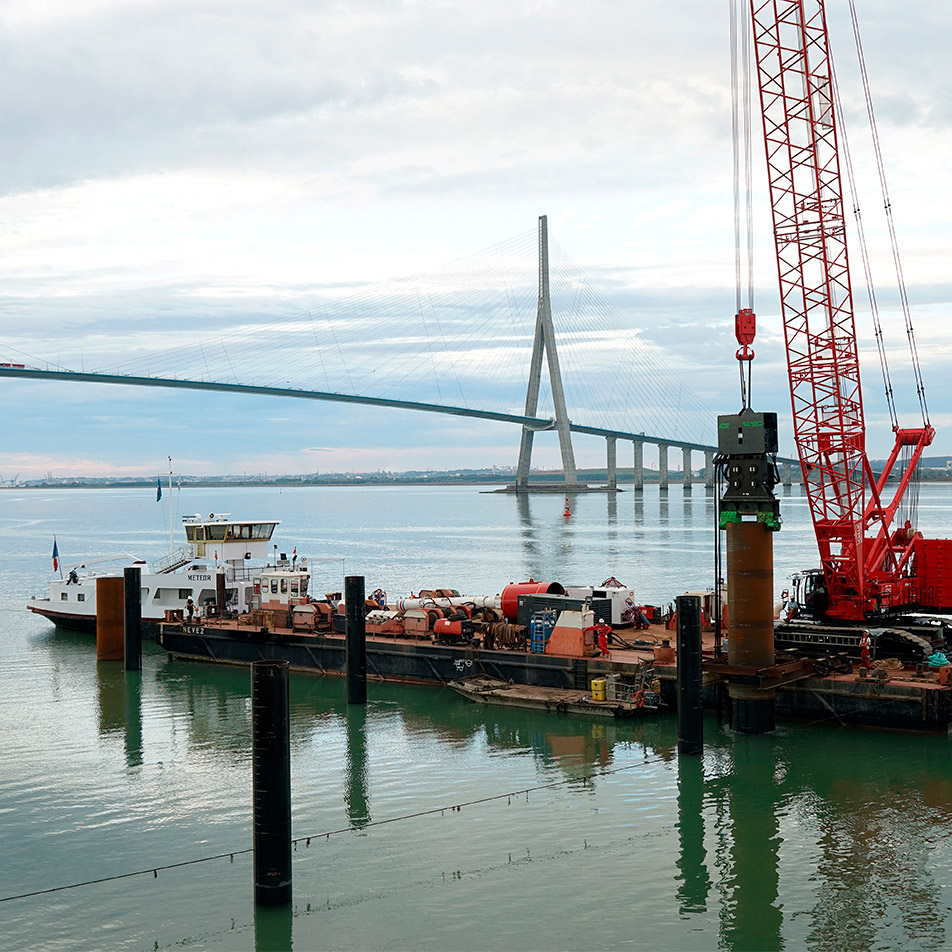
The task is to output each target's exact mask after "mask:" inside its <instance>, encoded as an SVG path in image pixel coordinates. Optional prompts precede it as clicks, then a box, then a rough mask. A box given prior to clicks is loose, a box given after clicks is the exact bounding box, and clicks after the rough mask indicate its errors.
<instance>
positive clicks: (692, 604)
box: [676, 595, 704, 754]
mask: <svg viewBox="0 0 952 952" xmlns="http://www.w3.org/2000/svg"><path fill="white" fill-rule="evenodd" d="M676 601H677V613H678V753H679V754H701V753H703V752H704V698H703V694H702V672H701V599H700V597H699V596H698V595H679V596H678V597H677V599H676Z"/></svg>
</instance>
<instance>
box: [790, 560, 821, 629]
mask: <svg viewBox="0 0 952 952" xmlns="http://www.w3.org/2000/svg"><path fill="white" fill-rule="evenodd" d="M792 582H793V591H792V592H791V593H790V599H789V600H788V601H787V619H788V620H790V619H793V618H801V619H812V620H813V621H820V620H822V619H824V618H825V617H826V610H827V608H829V605H830V596H829V594H828V592H827V590H826V576H825V575H824V574H823V570H822V569H806V570H805V571H803V572H797V574H796V575H794V576H793V578H792Z"/></svg>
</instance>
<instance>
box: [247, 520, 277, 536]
mask: <svg viewBox="0 0 952 952" xmlns="http://www.w3.org/2000/svg"><path fill="white" fill-rule="evenodd" d="M276 525H277V523H276V522H256V523H255V524H254V525H253V526H252V527H251V538H252V539H270V538H271V533H272V532H274V527H275V526H276Z"/></svg>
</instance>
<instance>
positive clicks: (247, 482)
mask: <svg viewBox="0 0 952 952" xmlns="http://www.w3.org/2000/svg"><path fill="white" fill-rule="evenodd" d="M578 478H579V481H580V482H583V483H589V484H593V485H599V484H604V483H605V482H607V478H606V475H605V473H604V472H597V471H595V472H590V473H586V472H579V474H578ZM561 479H562V473H561V472H553V473H539V474H537V475H536V478H534V479H532V480H530V485H532V483H538V484H539V485H545V484H548V485H551V484H552V483H553V482H557V481H559V480H561ZM668 480H669V483H668V485H669V488H670V487H672V486H679V485H680V486H683V485H684V482H683V480H682V478H681V474H680V473H679V472H672V473H670V474H669V477H668ZM514 481H515V476H514V475H513V474H495V475H490V474H487V475H485V476H484V475H476V474H466V475H460V476H453V475H445V474H439V475H436V474H430V475H428V476H396V477H386V476H377V475H375V474H364V475H359V476H358V475H355V476H343V475H341V476H329V477H326V478H323V477H316V478H315V477H308V476H301V477H296V476H288V477H276V478H274V479H267V478H262V479H241V478H237V479H232V478H228V477H217V478H216V477H209V478H207V479H203V478H201V477H192V476H189V477H182V478H181V480H179V479H174V480H173V488H174V489H242V488H259V489H260V488H269V487H270V488H277V489H288V488H295V487H313V486H353V487H360V486H377V487H379V486H489V485H491V486H498V485H507V484H510V483H512V482H514ZM617 481H618V483H619V484H620V485H634V476H633V474H632V473H631V472H630V471H629V472H628V473H623V472H619V473H618V476H617ZM644 481H645V483H646V484H647V485H657V483H658V473H657V471H648V470H646V471H645V473H644ZM890 482H892V480H890ZM922 482H924V483H948V482H952V473H946V472H944V471H941V470H931V471H926V472H925V473H923V474H922ZM691 484H692V485H703V484H704V477H703V476H695V477H693V479H692V480H691ZM794 485H799V480H796V482H795V483H794ZM11 489H150V490H152V491H153V492H154V491H155V489H156V483H155V480H154V479H130V480H121V479H89V478H83V477H77V478H76V479H63V480H55V481H49V482H48V481H46V480H30V481H27V482H23V483H17V484H16V485H13V486H9V485H7V486H0V490H11ZM162 491H163V492H168V482H167V481H165V482H163V483H162Z"/></svg>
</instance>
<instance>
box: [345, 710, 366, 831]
mask: <svg viewBox="0 0 952 952" xmlns="http://www.w3.org/2000/svg"><path fill="white" fill-rule="evenodd" d="M345 797H346V800H347V816H348V817H349V818H350V825H351V826H353V827H361V826H365V825H366V824H367V823H369V822H370V803H369V798H368V796H367V708H366V707H365V706H364V705H363V704H348V705H347V786H346V790H345Z"/></svg>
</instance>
